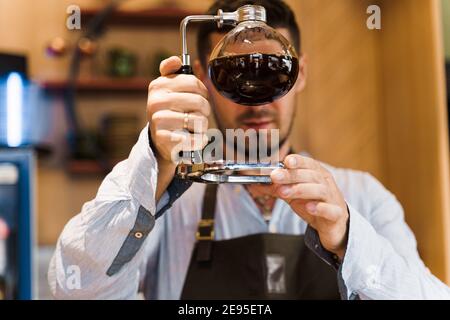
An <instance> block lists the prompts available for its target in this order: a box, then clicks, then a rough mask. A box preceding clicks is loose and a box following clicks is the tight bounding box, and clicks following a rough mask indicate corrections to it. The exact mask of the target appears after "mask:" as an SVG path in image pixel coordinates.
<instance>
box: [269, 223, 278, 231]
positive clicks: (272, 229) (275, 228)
mask: <svg viewBox="0 0 450 320" xmlns="http://www.w3.org/2000/svg"><path fill="white" fill-rule="evenodd" d="M269 232H270V233H277V227H275V226H274V225H273V224H271V225H270V226H269Z"/></svg>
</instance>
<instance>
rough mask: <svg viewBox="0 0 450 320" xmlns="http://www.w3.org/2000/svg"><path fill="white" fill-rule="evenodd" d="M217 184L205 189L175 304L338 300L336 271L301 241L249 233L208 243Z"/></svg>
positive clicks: (212, 225)
mask: <svg viewBox="0 0 450 320" xmlns="http://www.w3.org/2000/svg"><path fill="white" fill-rule="evenodd" d="M216 192H217V185H207V186H206V191H205V196H204V199H203V209H202V219H201V220H200V222H199V226H198V231H197V235H196V237H197V242H196V244H195V247H194V250H193V252H192V256H191V261H190V265H189V269H188V272H187V276H186V279H185V283H184V287H183V291H182V294H181V299H340V295H339V291H338V285H337V272H336V271H335V270H334V269H333V268H332V267H331V266H329V265H327V264H326V263H325V262H323V261H322V260H320V258H318V257H317V256H316V255H315V254H314V253H313V252H311V251H310V250H309V249H308V248H307V247H306V245H305V243H304V236H297V235H282V234H272V233H262V234H254V235H249V236H244V237H239V238H234V239H229V240H221V241H214V214H215V204H216Z"/></svg>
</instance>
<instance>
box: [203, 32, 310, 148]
mask: <svg viewBox="0 0 450 320" xmlns="http://www.w3.org/2000/svg"><path fill="white" fill-rule="evenodd" d="M277 31H279V32H280V33H281V34H282V35H283V36H285V37H286V39H288V40H289V41H291V39H290V35H289V31H288V30H287V29H284V28H280V29H277ZM210 37H211V48H214V47H215V46H216V44H217V43H218V42H219V41H220V40H221V39H222V37H223V34H219V33H213V34H211V36H210ZM299 64H300V68H299V75H298V78H297V82H296V84H295V87H294V88H293V89H292V90H291V91H289V93H288V94H286V95H285V96H284V97H282V98H280V99H278V100H276V101H274V102H271V103H269V104H266V105H262V106H255V107H249V106H243V105H239V104H236V103H234V102H233V101H231V100H228V99H226V98H225V97H223V96H222V95H221V94H220V93H219V92H218V91H217V90H216V88H215V87H214V85H213V84H212V82H211V80H210V79H209V77H208V75H207V70H204V69H203V68H202V67H201V65H200V63H199V62H198V61H197V62H196V66H195V71H196V74H197V76H198V77H199V78H200V80H202V82H203V83H204V84H205V85H206V87H207V88H208V91H209V93H210V102H211V105H212V109H213V112H214V115H215V117H216V121H217V125H218V127H219V129H220V130H221V131H222V132H223V133H225V132H224V129H238V128H240V129H244V130H247V129H255V130H259V129H269V130H270V129H278V130H279V137H280V142H282V141H286V140H287V138H288V135H289V133H290V129H291V126H292V122H293V119H294V115H295V108H296V93H298V92H300V91H302V90H303V88H304V86H305V81H306V61H305V58H304V56H302V57H301V59H300V61H299Z"/></svg>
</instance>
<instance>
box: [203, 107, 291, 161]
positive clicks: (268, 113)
mask: <svg viewBox="0 0 450 320" xmlns="http://www.w3.org/2000/svg"><path fill="white" fill-rule="evenodd" d="M211 103H212V101H211ZM212 110H213V115H214V120H215V121H216V124H217V127H218V129H219V130H220V131H221V132H222V135H223V137H226V136H227V135H226V129H233V128H225V127H224V126H223V123H222V121H221V120H220V117H219V115H218V114H217V112H216V108H214V105H212ZM295 115H296V108H294V111H293V114H292V116H291V117H289V125H288V129H287V131H286V132H285V133H284V134H282V135H281V136H279V139H278V143H269V141H270V142H271V140H272V137H271V133H270V131H271V130H256V139H257V143H256V146H250V139H249V138H248V137H246V138H245V144H244V146H242V144H239V143H235V139H231V141H230V139H225V145H224V149H229V150H230V151H231V150H232V151H233V152H234V153H233V154H234V155H237V156H238V157H239V158H242V157H244V159H245V161H246V162H249V161H251V160H254V159H253V157H252V153H254V152H255V151H256V154H257V155H261V154H264V155H267V156H268V157H273V156H274V155H275V154H277V153H278V152H279V150H280V149H281V148H282V147H283V146H284V145H285V144H286V143H287V141H288V139H289V136H290V134H291V132H292V127H293V124H294V118H295ZM263 118H264V119H271V120H272V121H273V122H274V123H276V124H277V128H276V129H275V130H277V129H278V130H279V129H280V127H281V123H280V119H279V116H278V112H276V111H275V110H273V109H270V108H252V107H248V110H247V111H245V112H244V113H242V114H241V115H239V116H238V117H237V118H236V120H235V123H236V126H237V127H239V126H240V125H242V124H243V123H245V121H246V120H250V119H252V120H254V119H263ZM234 129H237V128H234ZM279 132H280V133H281V130H279ZM255 148H256V150H255ZM261 148H263V149H261ZM250 158H252V159H250ZM261 160H262V159H259V161H261Z"/></svg>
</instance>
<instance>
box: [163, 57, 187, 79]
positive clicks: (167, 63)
mask: <svg viewBox="0 0 450 320" xmlns="http://www.w3.org/2000/svg"><path fill="white" fill-rule="evenodd" d="M181 66H182V62H181V59H180V58H179V57H176V56H172V57H170V58H167V59H165V60H163V61H161V64H160V65H159V72H160V73H161V75H162V76H167V75H169V74H174V73H175V72H177V71H178V70H179V69H180V68H181Z"/></svg>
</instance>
